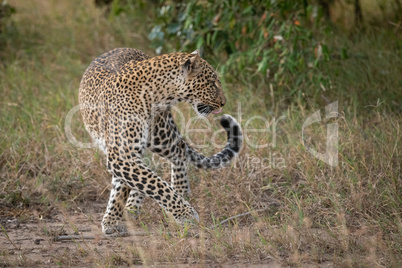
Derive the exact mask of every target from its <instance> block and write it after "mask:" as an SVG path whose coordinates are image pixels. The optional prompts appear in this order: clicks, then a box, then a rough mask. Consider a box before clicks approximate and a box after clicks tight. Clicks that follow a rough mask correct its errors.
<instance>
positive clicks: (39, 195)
mask: <svg viewBox="0 0 402 268" xmlns="http://www.w3.org/2000/svg"><path fill="white" fill-rule="evenodd" d="M10 4H11V5H14V6H16V8H17V13H16V14H15V15H13V17H12V24H11V25H9V27H8V28H7V29H8V30H7V31H6V32H4V33H3V34H2V36H1V40H0V44H1V46H2V47H1V50H0V59H1V63H0V88H1V92H0V113H1V117H0V204H1V206H0V213H1V215H2V217H3V216H4V217H5V218H7V217H9V218H13V217H17V218H19V219H20V221H22V222H24V221H27V220H28V218H29V216H27V215H30V214H29V213H31V212H32V211H39V212H40V213H41V215H42V216H43V217H45V218H46V217H48V218H49V219H51V218H52V217H54V210H53V212H51V211H52V209H56V211H59V214H62V213H66V211H69V209H71V210H75V209H77V207H80V206H82V205H84V206H85V204H91V202H96V203H103V204H104V205H105V206H106V202H107V198H108V188H107V187H108V185H109V181H110V176H109V174H108V173H107V171H106V167H105V165H104V157H103V156H102V155H100V154H99V152H98V151H96V150H89V149H79V148H76V147H74V146H73V145H72V144H70V143H69V142H68V140H67V139H66V136H65V133H64V120H65V116H66V115H67V113H68V111H69V110H70V109H71V108H72V107H74V106H75V105H76V104H77V103H78V100H77V95H78V87H79V82H80V79H81V75H82V74H83V72H84V71H85V68H86V67H87V66H88V64H89V63H90V62H91V61H92V59H93V58H95V57H96V56H98V55H99V54H101V53H103V52H104V51H106V50H108V49H111V48H114V47H135V48H139V49H141V50H144V51H145V52H147V53H150V54H152V50H151V49H149V46H148V41H147V40H146V38H145V37H144V36H146V31H147V28H146V25H144V24H143V23H142V19H143V18H130V17H128V16H120V17H116V18H107V17H106V16H104V12H103V11H102V10H97V9H95V7H94V6H92V1H63V2H60V1H59V2H57V3H56V2H55V3H53V2H51V1H26V2H25V1H24V4H22V3H19V2H17V1H15V2H13V1H10ZM400 37H401V36H400V31H399V32H398V30H396V29H387V28H386V29H380V28H378V29H372V30H368V31H367V32H366V33H356V34H353V35H352V36H348V34H345V33H342V32H335V34H333V35H323V37H322V38H325V41H326V43H327V44H328V46H330V48H331V51H335V53H336V51H340V50H341V49H342V48H344V47H347V48H348V52H349V58H348V59H346V60H340V59H337V58H334V59H332V60H330V61H329V62H323V63H320V68H321V69H320V72H321V74H322V75H323V76H325V77H326V78H328V80H329V81H330V86H323V87H324V88H322V91H319V94H316V92H317V90H316V89H312V88H310V86H311V84H308V83H303V82H301V83H297V82H295V81H289V85H282V86H279V85H276V84H267V83H260V81H258V77H251V78H250V77H242V76H240V77H236V78H235V77H232V76H231V75H230V74H222V80H223V84H224V88H225V94H226V98H227V100H228V103H227V106H225V113H229V114H232V115H234V116H236V117H238V116H239V115H238V111H239V110H238V109H239V107H241V118H242V121H241V123H242V126H243V127H244V131H245V133H244V134H245V135H246V136H247V138H248V139H249V140H250V141H253V142H258V143H261V144H262V143H269V142H272V141H273V139H274V134H275V135H276V136H275V137H276V144H275V146H274V147H267V148H264V149H256V148H251V147H249V146H245V147H244V148H243V151H242V153H241V155H240V157H239V159H238V162H237V163H236V165H233V166H232V167H230V168H228V169H226V170H224V171H205V170H197V169H196V168H191V170H190V178H191V186H192V197H191V198H190V203H191V204H192V205H193V206H194V207H195V208H196V209H197V211H198V212H199V214H200V219H201V226H200V227H198V229H197V228H196V230H191V229H190V230H180V231H177V230H176V229H175V227H174V226H172V225H170V224H169V225H168V224H167V219H166V218H164V217H163V214H162V212H161V210H160V209H159V207H158V206H157V205H155V203H154V202H151V201H150V200H147V202H146V204H145V206H146V207H147V209H146V211H144V212H143V215H141V218H140V221H137V222H135V223H134V224H135V225H134V226H135V228H137V229H139V230H141V229H143V230H146V231H147V235H146V237H145V238H144V241H148V242H144V243H143V244H136V243H134V242H130V240H119V239H117V240H116V243H120V244H119V245H120V247H124V248H127V250H126V251H125V252H122V251H118V252H116V251H113V250H110V252H108V253H107V254H97V253H96V252H95V253H94V252H92V251H91V250H89V249H87V248H85V247H84V249H85V254H84V253H82V252H84V251H82V250H81V251H80V249H79V246H77V248H78V249H77V252H78V253H77V254H76V255H77V256H81V257H82V258H88V256H87V254H89V255H91V254H94V256H95V257H94V265H98V266H104V265H107V266H110V267H115V266H125V265H129V264H133V263H136V264H146V265H151V264H157V263H169V264H174V263H182V262H183V260H186V261H187V262H188V263H192V262H194V263H200V264H205V263H206V264H209V263H235V262H240V263H250V262H251V263H261V264H264V263H265V264H266V263H272V262H276V263H278V264H281V265H284V266H288V265H292V266H303V265H304V266H311V265H320V264H326V263H333V264H334V266H342V267H343V266H349V267H398V266H400V265H401V258H400V256H401V255H402V244H401V243H402V237H401V230H402V225H401V224H402V223H401V207H402V206H401V205H402V200H401V196H402V191H401V189H402V185H401V182H402V180H401V175H400V174H401V173H402V172H401V161H400V159H401V158H402V155H401V140H400V139H401V123H402V118H401V112H402V111H401V100H402V84H401V83H402V80H401V77H400V74H401V73H402V64H401V58H402V57H401V56H402V55H401V54H402V53H401V41H400V40H402V39H401V38H400ZM309 73H310V72H309V71H308V70H306V74H305V76H303V74H298V75H299V77H302V78H303V79H305V80H308V79H311V77H309ZM295 85H297V86H298V87H297V91H295V90H294V88H292V87H293V86H295ZM307 85H309V86H307ZM324 89H325V90H324ZM312 92H314V94H312ZM333 101H339V117H338V119H335V120H334V121H330V122H337V123H338V124H339V139H340V140H339V165H338V166H337V167H333V168H332V167H330V166H328V165H327V164H325V163H323V162H321V161H319V160H317V159H315V158H314V157H312V155H311V154H310V153H309V152H307V150H306V148H305V147H304V145H303V142H302V140H301V129H302V124H303V122H304V121H305V120H306V118H307V117H308V116H309V115H311V114H312V113H314V112H315V111H316V110H317V109H321V114H322V115H325V110H324V107H325V106H326V105H328V104H329V103H331V102H333ZM180 107H184V109H188V107H187V105H180ZM192 115H194V113H193V112H192V111H191V110H190V109H188V111H186V112H185V117H186V119H188V118H189V117H190V116H192ZM253 116H262V117H264V118H266V119H268V122H270V123H271V124H270V125H269V131H268V132H264V133H254V132H251V131H249V130H247V129H246V122H247V120H248V119H250V118H251V117H253ZM281 116H285V117H284V119H282V120H280V121H279V120H278V118H280V117H281ZM324 117H325V116H324ZM73 119H74V120H73V131H74V134H75V135H76V136H77V137H80V138H81V139H83V140H87V139H88V136H87V134H86V133H85V130H84V127H83V125H82V122H81V120H80V118H79V116H78V115H77V116H76V117H74V118H73ZM210 119H212V118H210ZM275 120H276V121H277V127H276V132H273V124H272V123H273V122H275ZM211 121H212V120H211ZM197 126H202V123H200V122H198V125H197ZM251 127H254V128H263V127H264V125H263V124H262V122H261V121H258V120H254V121H252V122H251V123H250V125H249V126H248V128H249V129H250V128H251ZM218 128H219V126H218V125H217V124H215V123H213V129H214V130H216V129H218ZM307 131H308V132H307V133H306V134H308V135H310V136H314V137H315V138H314V139H313V140H311V141H306V143H307V144H308V145H309V146H314V148H316V149H317V150H318V151H322V150H323V149H324V146H325V131H326V126H325V125H324V124H316V125H315V126H314V125H312V126H311V128H309V129H308V130H307ZM205 135H207V136H208V137H210V136H211V135H212V132H210V133H206V134H205ZM190 136H191V135H190ZM191 137H192V139H193V140H194V141H199V140H203V139H204V134H203V135H198V134H197V135H194V136H191ZM213 151H214V150H213V149H205V150H203V152H204V153H205V154H209V153H212V152H213ZM251 159H260V160H261V159H265V161H267V162H265V163H270V165H266V166H261V164H260V163H257V162H251ZM246 160H247V161H248V162H247V161H246ZM245 161H246V162H245ZM256 161H257V160H256ZM269 161H271V162H269ZM273 161H276V164H273ZM278 161H284V162H283V163H284V165H283V166H279V165H278ZM159 170H160V171H161V172H164V173H163V174H162V173H159V174H161V175H162V176H163V178H165V179H168V177H169V172H167V171H166V170H161V169H159ZM148 208H149V209H148ZM260 208H267V210H266V211H264V212H259V213H253V214H252V215H249V216H245V217H240V218H237V219H236V220H234V221H231V222H229V224H224V225H222V226H219V227H218V228H215V229H210V228H209V227H208V226H210V225H212V224H214V223H217V222H219V221H221V220H224V219H226V218H229V217H231V216H234V215H237V214H241V213H244V212H247V211H250V210H251V211H252V210H256V209H260ZM27 210H31V212H28V211H27ZM52 213H53V214H52ZM10 215H13V216H10ZM139 222H140V223H139ZM94 223H95V224H98V225H100V221H99V222H95V221H94ZM71 224H74V223H73V222H72V223H71ZM166 226H168V227H166ZM152 230H157V231H152ZM3 231H4V234H6V236H7V232H8V231H7V230H6V229H3ZM187 231H188V232H189V233H190V236H189V237H184V233H186V232H187ZM194 232H197V233H198V234H199V235H198V236H192V235H191V233H194ZM79 252H81V253H82V254H81V255H80V254H79ZM83 254H84V255H85V256H83ZM1 256H2V257H4V258H5V260H7V261H6V264H8V265H25V266H29V265H30V264H32V262H30V260H29V258H30V257H29V256H25V255H23V257H21V259H20V260H18V259H13V256H12V255H9V254H8V253H7V252H5V251H2V255H1ZM77 256H74V259H71V256H70V255H69V254H66V253H60V255H57V256H54V261H55V263H59V264H60V265H72V266H74V265H76V264H77V263H80V262H79V259H80V258H81V257H78V260H77ZM0 263H1V262H0Z"/></svg>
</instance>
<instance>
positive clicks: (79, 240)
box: [0, 203, 281, 267]
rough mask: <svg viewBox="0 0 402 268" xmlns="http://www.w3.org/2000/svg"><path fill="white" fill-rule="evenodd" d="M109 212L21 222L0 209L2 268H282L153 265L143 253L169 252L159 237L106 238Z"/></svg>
mask: <svg viewBox="0 0 402 268" xmlns="http://www.w3.org/2000/svg"><path fill="white" fill-rule="evenodd" d="M105 206H106V203H105V204H96V203H92V204H91V203H89V204H86V205H85V206H84V207H83V208H78V209H75V210H73V209H67V210H66V211H67V212H65V211H64V212H63V211H60V210H58V209H52V210H51V211H50V212H48V213H47V215H46V217H43V216H40V215H39V214H38V213H37V211H18V214H21V213H23V214H24V215H25V219H24V220H22V221H21V220H17V218H18V217H15V215H14V216H12V215H11V214H12V212H10V211H5V210H4V208H1V209H3V211H0V212H1V218H0V223H1V225H2V227H3V228H2V233H1V235H0V245H1V246H0V247H1V249H0V267H55V266H61V267H93V266H98V267H105V266H107V267H111V266H112V267H120V266H122V267H126V266H132V265H145V266H153V267H190V266H191V267H222V266H231V267H244V265H246V264H247V267H281V266H280V265H279V264H278V263H276V262H275V261H274V260H273V259H271V258H269V256H267V259H266V260H265V261H264V263H261V264H251V263H247V261H246V260H236V259H233V262H231V263H226V264H225V263H224V264H222V263H215V262H213V261H211V260H208V258H206V259H205V260H202V261H201V262H200V259H198V260H194V259H186V258H183V259H181V260H180V261H177V260H175V261H174V262H158V261H154V260H152V256H151V255H149V254H147V252H142V250H141V249H144V250H146V249H147V248H154V249H155V248H156V249H158V247H159V246H166V244H164V243H162V241H161V240H163V236H162V235H161V234H160V231H159V232H158V230H156V229H152V228H150V229H148V230H145V229H144V228H143V227H141V225H140V224H137V225H134V224H131V225H130V224H129V225H128V234H126V236H123V237H113V236H112V237H111V236H106V235H104V234H103V233H102V230H101V225H100V223H101V219H102V216H103V212H104V208H105ZM13 213H14V214H15V213H16V212H15V211H14V212H13ZM27 215H29V216H27ZM19 218H21V217H19ZM171 235H175V234H171ZM197 236H198V235H197V234H196V233H190V234H189V235H188V236H187V237H186V238H184V239H190V240H191V239H193V240H194V239H198V240H199V238H198V237H197ZM197 243H198V242H197ZM149 245H151V246H149ZM133 249H135V250H133ZM160 251H161V252H163V250H160Z"/></svg>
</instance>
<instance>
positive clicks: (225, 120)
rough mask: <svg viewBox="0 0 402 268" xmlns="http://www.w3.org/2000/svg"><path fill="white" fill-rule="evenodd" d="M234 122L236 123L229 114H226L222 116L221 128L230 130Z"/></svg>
mask: <svg viewBox="0 0 402 268" xmlns="http://www.w3.org/2000/svg"><path fill="white" fill-rule="evenodd" d="M233 121H236V120H235V119H234V118H233V117H232V116H230V115H228V114H224V115H222V116H221V126H222V127H223V128H230V126H231V125H232V122H233Z"/></svg>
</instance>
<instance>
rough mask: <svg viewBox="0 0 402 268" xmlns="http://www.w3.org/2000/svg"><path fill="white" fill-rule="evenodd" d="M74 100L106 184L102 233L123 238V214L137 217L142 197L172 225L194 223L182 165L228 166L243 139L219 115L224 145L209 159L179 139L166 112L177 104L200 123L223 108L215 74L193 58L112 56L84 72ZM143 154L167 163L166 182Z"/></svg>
mask: <svg viewBox="0 0 402 268" xmlns="http://www.w3.org/2000/svg"><path fill="white" fill-rule="evenodd" d="M78 101H79V105H80V110H81V115H82V119H83V123H84V125H85V128H86V130H87V132H88V133H89V135H90V136H91V138H92V139H93V141H94V142H95V144H96V146H97V147H98V148H99V149H100V151H101V152H103V153H104V154H105V155H106V166H107V170H108V172H109V173H110V174H111V177H112V185H111V186H112V187H111V190H110V196H109V200H108V203H107V207H106V212H105V214H104V216H103V219H102V223H101V225H102V232H103V233H104V234H107V235H109V234H113V233H121V232H125V231H126V226H125V224H124V222H123V213H125V212H126V211H127V210H129V211H135V212H139V211H140V210H141V207H142V205H143V201H144V198H145V197H149V198H151V199H153V200H154V201H156V202H157V203H158V204H159V206H160V207H162V209H163V210H164V211H165V212H166V213H167V214H168V215H171V216H173V218H174V221H176V222H177V223H178V224H179V225H184V224H186V223H190V224H191V223H194V224H195V223H197V222H199V216H198V213H197V211H196V210H195V209H194V208H193V207H192V206H191V205H190V203H189V202H188V201H187V200H188V196H189V195H190V193H191V190H190V182H189V177H188V170H189V165H190V164H192V165H194V166H195V167H196V168H205V169H220V168H223V167H227V166H229V165H230V163H231V162H233V159H235V157H236V156H237V155H238V154H239V152H240V150H241V148H242V141H243V134H242V129H241V127H240V125H239V123H238V122H237V121H236V119H235V118H234V117H232V116H230V115H227V114H223V115H222V116H221V117H220V125H221V126H222V128H223V129H224V130H222V131H223V133H225V134H226V135H225V137H226V139H227V142H226V144H225V146H224V148H223V149H221V150H220V151H219V152H217V153H215V154H213V155H212V156H205V155H203V154H202V153H199V152H197V151H196V150H195V149H194V148H193V147H192V146H190V145H189V143H188V142H186V140H185V138H183V136H182V135H181V133H180V131H179V129H178V127H177V125H176V123H175V121H174V115H173V111H172V108H173V107H175V105H176V104H178V103H180V102H187V103H189V104H190V106H191V107H192V108H193V110H194V111H195V112H196V114H197V116H198V117H207V116H208V115H210V114H218V113H220V112H221V111H222V109H223V106H224V105H225V103H226V98H225V95H224V92H223V88H222V84H221V81H220V79H219V75H218V73H217V72H216V71H215V69H214V68H213V67H212V66H211V65H210V64H209V63H208V62H207V61H206V60H204V59H203V58H201V56H200V54H199V53H198V51H194V52H192V53H185V52H173V53H169V54H163V55H159V56H154V57H150V56H148V55H147V54H145V53H144V52H142V51H141V50H138V49H135V48H115V49H112V50H110V51H108V52H105V53H104V54H102V55H100V56H99V57H97V58H95V59H94V60H93V61H92V63H91V64H90V65H89V66H88V67H87V69H86V70H85V72H84V74H83V76H82V79H81V83H80V86H79V94H78ZM218 119H219V118H218ZM145 150H147V151H150V152H151V153H153V154H156V155H159V156H160V157H162V158H164V159H167V161H168V162H170V170H171V174H170V175H171V181H170V183H169V182H167V181H166V180H163V179H162V178H161V177H160V176H159V175H158V174H157V173H156V172H155V171H153V170H152V169H151V168H150V167H149V165H147V163H146V162H145V161H144V153H145Z"/></svg>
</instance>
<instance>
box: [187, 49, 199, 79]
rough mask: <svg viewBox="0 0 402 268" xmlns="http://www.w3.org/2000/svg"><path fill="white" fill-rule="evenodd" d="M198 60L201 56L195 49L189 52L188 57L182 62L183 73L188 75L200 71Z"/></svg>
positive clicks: (190, 75)
mask: <svg viewBox="0 0 402 268" xmlns="http://www.w3.org/2000/svg"><path fill="white" fill-rule="evenodd" d="M200 61H201V58H200V55H199V54H198V51H197V50H196V51H194V52H193V53H191V54H190V58H188V59H187V60H186V62H185V63H184V64H183V69H184V75H185V76H188V77H192V76H194V75H196V74H197V73H198V72H199V71H200Z"/></svg>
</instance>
